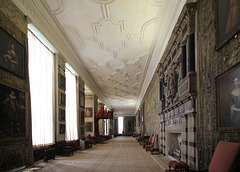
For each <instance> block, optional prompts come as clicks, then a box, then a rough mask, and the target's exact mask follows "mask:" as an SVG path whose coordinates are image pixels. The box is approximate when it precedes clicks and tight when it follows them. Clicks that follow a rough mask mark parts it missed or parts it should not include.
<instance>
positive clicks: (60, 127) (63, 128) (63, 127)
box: [59, 124, 65, 134]
mask: <svg viewBox="0 0 240 172" xmlns="http://www.w3.org/2000/svg"><path fill="white" fill-rule="evenodd" d="M59 134H65V124H60V125H59Z"/></svg>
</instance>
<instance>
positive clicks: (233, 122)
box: [216, 65, 240, 131]
mask: <svg viewBox="0 0 240 172" xmlns="http://www.w3.org/2000/svg"><path fill="white" fill-rule="evenodd" d="M216 84H217V102H218V103H217V105H218V106H217V110H218V129H219V131H225V130H239V129H240V97H239V95H240V94H239V93H240V65H238V66H236V67H234V68H233V69H231V70H229V71H227V72H226V73H224V74H222V75H220V76H219V77H217V80H216Z"/></svg>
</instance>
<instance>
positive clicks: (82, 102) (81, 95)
mask: <svg viewBox="0 0 240 172" xmlns="http://www.w3.org/2000/svg"><path fill="white" fill-rule="evenodd" d="M79 106H80V107H83V108H84V107H85V94H84V92H82V91H79Z"/></svg>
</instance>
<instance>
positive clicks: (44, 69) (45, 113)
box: [28, 31, 55, 146]
mask: <svg viewBox="0 0 240 172" xmlns="http://www.w3.org/2000/svg"><path fill="white" fill-rule="evenodd" d="M28 49H29V80H30V94H31V114H32V115H31V116H32V144H33V146H43V145H50V144H53V143H54V141H55V140H54V138H55V137H54V116H53V114H54V55H53V53H52V52H51V51H50V50H49V49H48V48H47V47H46V46H45V45H43V44H42V43H41V42H40V41H39V39H38V38H37V37H36V36H35V35H34V34H33V33H32V32H31V31H28Z"/></svg>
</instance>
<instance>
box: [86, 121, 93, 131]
mask: <svg viewBox="0 0 240 172" xmlns="http://www.w3.org/2000/svg"><path fill="white" fill-rule="evenodd" d="M86 131H90V132H92V131H93V122H86Z"/></svg>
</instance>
